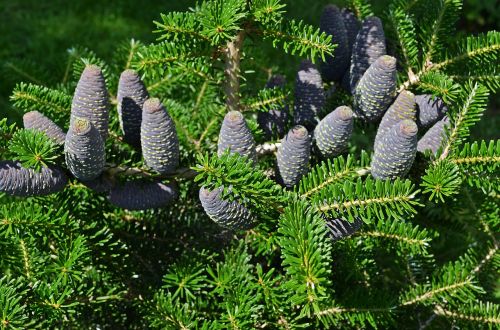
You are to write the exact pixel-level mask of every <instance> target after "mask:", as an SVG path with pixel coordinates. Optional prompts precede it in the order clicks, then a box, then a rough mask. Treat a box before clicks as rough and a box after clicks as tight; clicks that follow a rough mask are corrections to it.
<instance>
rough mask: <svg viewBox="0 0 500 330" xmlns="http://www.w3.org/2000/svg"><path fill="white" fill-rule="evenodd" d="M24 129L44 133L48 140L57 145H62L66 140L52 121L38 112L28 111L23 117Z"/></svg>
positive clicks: (64, 135)
mask: <svg viewBox="0 0 500 330" xmlns="http://www.w3.org/2000/svg"><path fill="white" fill-rule="evenodd" d="M23 123H24V128H27V129H34V130H37V131H40V132H44V133H45V134H46V135H47V136H48V137H49V138H51V139H52V140H54V141H55V142H56V143H58V144H63V143H64V140H65V139H66V134H65V133H64V131H63V130H62V129H61V128H60V127H59V126H57V125H56V123H54V122H53V121H52V120H50V119H49V118H47V117H45V116H44V115H43V114H41V113H40V112H38V111H30V112H27V113H25V114H24V116H23Z"/></svg>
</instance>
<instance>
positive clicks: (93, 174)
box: [64, 118, 106, 181]
mask: <svg viewBox="0 0 500 330" xmlns="http://www.w3.org/2000/svg"><path fill="white" fill-rule="evenodd" d="M64 154H65V156H66V165H67V167H68V169H69V170H70V172H71V173H72V174H73V175H74V176H75V178H77V179H79V180H81V181H90V180H94V179H95V178H97V177H98V176H99V175H101V173H102V171H103V170H104V165H105V162H106V157H105V151H104V143H103V140H102V138H101V135H100V134H99V131H98V130H97V129H96V128H95V127H94V125H92V123H91V122H90V121H88V120H87V119H84V118H74V120H73V122H72V123H71V126H70V128H69V130H68V134H66V140H65V142H64Z"/></svg>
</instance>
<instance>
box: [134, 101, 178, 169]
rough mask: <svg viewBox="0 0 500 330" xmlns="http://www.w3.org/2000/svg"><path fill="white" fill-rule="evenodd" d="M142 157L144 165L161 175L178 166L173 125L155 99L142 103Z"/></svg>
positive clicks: (175, 135)
mask: <svg viewBox="0 0 500 330" xmlns="http://www.w3.org/2000/svg"><path fill="white" fill-rule="evenodd" d="M141 146H142V155H143V157H144V161H145V162H146V165H148V166H149V167H151V168H152V169H153V170H155V171H157V172H158V173H161V174H166V173H169V172H172V171H174V170H175V169H176V168H177V167H178V166H179V140H178V138H177V131H176V129H175V123H174V121H173V120H172V118H171V117H170V115H169V114H168V112H167V110H166V109H165V108H164V107H163V105H162V104H161V102H160V100H159V99H157V98H151V99H148V100H147V101H146V102H144V106H143V111H142V123H141Z"/></svg>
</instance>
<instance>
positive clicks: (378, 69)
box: [354, 55, 396, 122]
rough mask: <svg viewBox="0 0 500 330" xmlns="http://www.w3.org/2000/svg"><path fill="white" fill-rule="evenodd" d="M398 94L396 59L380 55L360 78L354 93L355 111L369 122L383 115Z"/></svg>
mask: <svg viewBox="0 0 500 330" xmlns="http://www.w3.org/2000/svg"><path fill="white" fill-rule="evenodd" d="M395 95H396V59H395V58H394V57H392V56H388V55H383V56H380V57H379V58H378V59H377V60H376V61H375V62H374V63H373V64H372V65H370V67H369V68H368V70H366V72H365V74H364V75H363V77H362V78H361V79H360V80H359V83H358V85H357V87H356V92H355V94H354V111H355V112H356V114H357V115H358V116H360V117H361V118H363V119H364V120H365V121H367V122H375V121H377V120H379V119H380V117H382V115H383V114H384V112H385V110H386V109H387V107H388V106H389V105H390V104H391V102H392V101H393V100H394V96H395Z"/></svg>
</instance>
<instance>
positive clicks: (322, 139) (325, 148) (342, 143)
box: [314, 106, 354, 158]
mask: <svg viewBox="0 0 500 330" xmlns="http://www.w3.org/2000/svg"><path fill="white" fill-rule="evenodd" d="M353 122H354V120H353V112H352V110H351V108H349V107H346V106H340V107H338V108H337V109H335V110H334V111H332V112H330V113H329V114H328V115H327V116H326V117H325V118H323V119H322V120H321V121H320V122H319V124H318V126H316V128H315V129H314V138H315V141H316V146H317V147H318V149H319V151H320V153H321V155H322V156H323V157H324V158H331V157H335V156H337V155H339V154H341V153H342V152H344V151H345V150H346V149H347V146H348V143H349V139H350V138H351V135H352V127H353Z"/></svg>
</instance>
